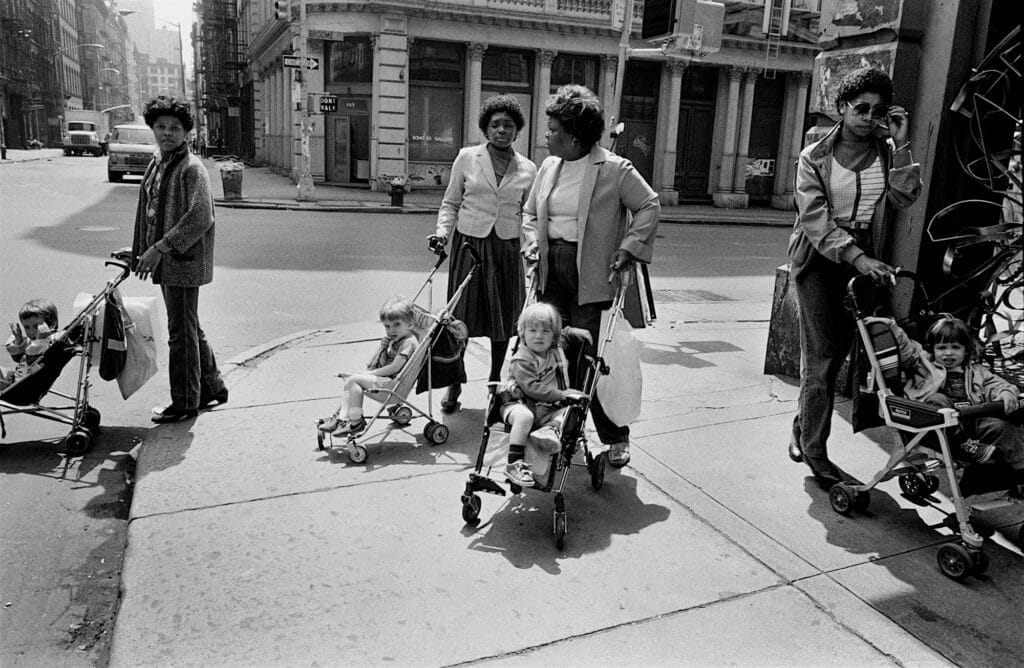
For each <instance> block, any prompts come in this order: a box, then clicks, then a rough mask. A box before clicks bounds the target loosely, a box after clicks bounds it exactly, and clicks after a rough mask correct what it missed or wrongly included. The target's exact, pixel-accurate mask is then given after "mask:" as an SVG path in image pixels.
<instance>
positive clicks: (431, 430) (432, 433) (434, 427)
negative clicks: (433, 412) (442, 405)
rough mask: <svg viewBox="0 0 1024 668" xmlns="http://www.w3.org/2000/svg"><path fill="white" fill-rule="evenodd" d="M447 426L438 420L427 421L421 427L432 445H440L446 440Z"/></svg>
mask: <svg viewBox="0 0 1024 668" xmlns="http://www.w3.org/2000/svg"><path fill="white" fill-rule="evenodd" d="M448 433H449V432H448V427H447V425H443V424H441V423H440V422H428V423H427V426H425V427H424V428H423V435H424V436H426V437H427V440H428V441H430V443H431V444H432V445H441V444H442V443H444V442H445V441H447V440H448Z"/></svg>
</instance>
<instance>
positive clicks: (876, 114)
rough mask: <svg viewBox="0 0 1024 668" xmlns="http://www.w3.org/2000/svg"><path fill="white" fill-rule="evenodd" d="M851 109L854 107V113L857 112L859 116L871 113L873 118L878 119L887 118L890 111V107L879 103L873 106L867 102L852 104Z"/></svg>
mask: <svg viewBox="0 0 1024 668" xmlns="http://www.w3.org/2000/svg"><path fill="white" fill-rule="evenodd" d="M850 109H852V110H853V113H855V114H857V115H858V116H861V117H863V116H867V115H868V114H871V118H874V119H877V120H881V119H883V118H885V116H886V114H888V113H889V107H885V106H882V105H879V106H877V107H874V108H872V106H871V105H870V104H868V103H867V102H858V103H857V104H854V105H850Z"/></svg>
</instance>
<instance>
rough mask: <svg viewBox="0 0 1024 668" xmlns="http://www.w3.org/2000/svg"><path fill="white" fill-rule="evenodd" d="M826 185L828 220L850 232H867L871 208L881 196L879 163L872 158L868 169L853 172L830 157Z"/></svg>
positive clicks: (873, 209)
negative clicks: (829, 202) (829, 206)
mask: <svg viewBox="0 0 1024 668" xmlns="http://www.w3.org/2000/svg"><path fill="white" fill-rule="evenodd" d="M830 181H831V182H830V183H829V186H830V187H831V190H832V216H833V218H834V219H835V221H836V223H838V224H839V226H840V227H845V228H847V229H852V230H867V229H870V227H871V217H872V216H873V215H874V213H875V206H876V205H877V204H878V200H880V199H881V198H882V195H883V194H884V193H885V174H883V173H882V162H881V161H880V160H879V159H878V158H877V157H875V159H874V160H873V161H872V162H871V164H870V165H868V166H867V167H865V168H864V169H863V170H861V171H859V172H855V171H852V170H849V169H847V168H846V167H843V166H842V165H841V164H839V161H838V160H836V159H835V157H833V158H832V177H831V179H830Z"/></svg>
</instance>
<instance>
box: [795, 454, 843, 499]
mask: <svg viewBox="0 0 1024 668" xmlns="http://www.w3.org/2000/svg"><path fill="white" fill-rule="evenodd" d="M804 462H806V464H807V466H808V467H809V468H810V469H811V473H812V474H813V475H814V480H815V482H817V483H818V486H819V487H821V488H822V489H824V490H826V491H827V490H829V489H832V485H835V484H836V483H839V482H842V481H843V477H842V476H841V475H840V474H839V469H837V468H836V465H835V464H833V463H832V462H830V461H829V460H828V459H827V458H824V457H823V458H820V459H819V458H817V457H814V458H811V457H808V456H807V455H804Z"/></svg>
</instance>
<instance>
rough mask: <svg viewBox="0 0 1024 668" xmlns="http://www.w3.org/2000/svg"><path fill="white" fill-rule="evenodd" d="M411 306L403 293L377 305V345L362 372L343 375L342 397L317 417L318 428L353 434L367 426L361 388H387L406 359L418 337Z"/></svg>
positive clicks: (340, 434)
mask: <svg viewBox="0 0 1024 668" xmlns="http://www.w3.org/2000/svg"><path fill="white" fill-rule="evenodd" d="M414 317H415V307H414V306H413V303H412V302H411V301H410V300H408V299H406V298H404V297H392V298H391V299H389V300H388V301H386V302H384V305H383V306H381V307H380V321H381V324H383V325H384V332H385V335H384V337H383V338H382V339H381V342H380V347H379V348H378V349H377V352H375V353H374V355H373V357H372V358H371V359H370V362H369V364H367V366H366V372H365V373H356V374H352V375H347V374H345V373H339V374H338V375H339V376H341V377H343V378H345V377H346V376H347V378H346V380H345V398H344V400H343V401H342V403H341V406H339V407H338V410H337V411H335V412H334V413H333V414H331V415H329V416H328V417H326V418H323V419H322V420H320V421H319V425H318V428H319V429H320V431H325V432H330V433H331V434H332V435H333V436H354V435H357V434H360V433H362V432H363V431H364V430H365V429H366V426H367V422H366V418H365V417H364V416H363V391H364V390H378V389H391V388H392V387H393V386H394V384H395V376H397V375H398V372H399V371H401V370H402V367H404V366H405V363H406V362H408V361H409V358H410V357H412V355H413V353H414V352H415V351H416V346H417V344H418V343H419V340H418V339H417V338H416V333H415V332H414V331H413V318H414Z"/></svg>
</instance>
